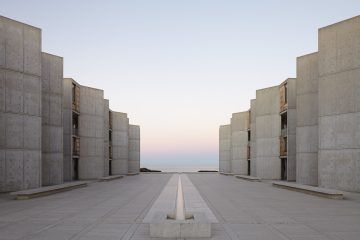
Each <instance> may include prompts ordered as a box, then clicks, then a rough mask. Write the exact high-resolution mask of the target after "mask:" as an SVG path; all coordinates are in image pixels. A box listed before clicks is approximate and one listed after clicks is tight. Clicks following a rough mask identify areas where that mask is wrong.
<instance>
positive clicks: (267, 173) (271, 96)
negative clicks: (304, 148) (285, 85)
mask: <svg viewBox="0 0 360 240" xmlns="http://www.w3.org/2000/svg"><path fill="white" fill-rule="evenodd" d="M279 109H280V95H279V87H278V86H275V87H270V88H265V89H261V90H257V91H256V120H255V121H256V122H255V124H256V138H255V141H256V174H257V176H258V177H260V178H263V179H280V177H281V172H280V168H281V162H280V158H279V149H280V142H279V138H280V115H279Z"/></svg>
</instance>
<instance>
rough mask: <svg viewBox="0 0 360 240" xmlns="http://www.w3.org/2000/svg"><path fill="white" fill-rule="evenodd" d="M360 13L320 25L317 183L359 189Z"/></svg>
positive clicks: (339, 187)
mask: <svg viewBox="0 0 360 240" xmlns="http://www.w3.org/2000/svg"><path fill="white" fill-rule="evenodd" d="M359 40H360V16H357V17H354V18H351V19H348V20H346V21H342V22H339V23H336V24H333V25H330V26H327V27H324V28H321V29H319V41H318V42H319V53H318V57H319V156H318V159H319V185H320V186H321V187H326V188H335V189H341V190H347V191H357V192H359V191H360V79H359V74H360V41H359Z"/></svg>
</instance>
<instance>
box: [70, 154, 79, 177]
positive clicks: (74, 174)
mask: <svg viewBox="0 0 360 240" xmlns="http://www.w3.org/2000/svg"><path fill="white" fill-rule="evenodd" d="M72 179H73V180H79V159H78V158H73V171H72Z"/></svg>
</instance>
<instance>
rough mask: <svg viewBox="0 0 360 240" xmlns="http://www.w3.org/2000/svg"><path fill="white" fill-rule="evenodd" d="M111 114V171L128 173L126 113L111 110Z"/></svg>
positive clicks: (127, 122)
mask: <svg viewBox="0 0 360 240" xmlns="http://www.w3.org/2000/svg"><path fill="white" fill-rule="evenodd" d="M111 116H112V143H111V148H112V155H113V156H112V163H111V166H112V173H113V174H115V175H118V174H121V175H125V174H128V168H129V167H128V159H129V118H128V117H127V114H126V113H122V112H114V111H111Z"/></svg>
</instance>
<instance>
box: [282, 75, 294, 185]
mask: <svg viewBox="0 0 360 240" xmlns="http://www.w3.org/2000/svg"><path fill="white" fill-rule="evenodd" d="M279 91H280V109H279V111H280V126H281V130H280V131H281V132H280V154H279V155H280V160H281V179H282V180H288V181H295V180H296V79H295V78H288V79H287V80H285V81H284V82H283V83H281V84H280V87H279Z"/></svg>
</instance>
